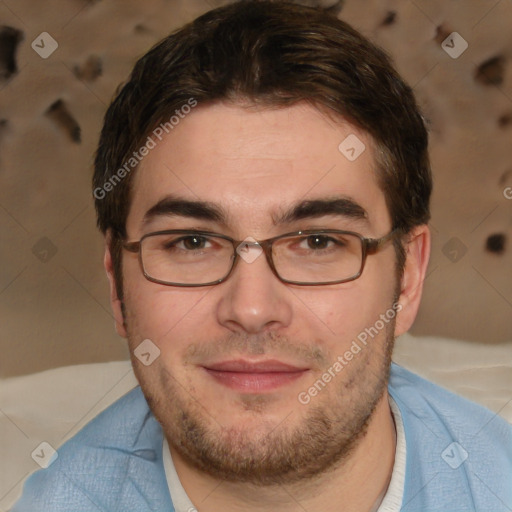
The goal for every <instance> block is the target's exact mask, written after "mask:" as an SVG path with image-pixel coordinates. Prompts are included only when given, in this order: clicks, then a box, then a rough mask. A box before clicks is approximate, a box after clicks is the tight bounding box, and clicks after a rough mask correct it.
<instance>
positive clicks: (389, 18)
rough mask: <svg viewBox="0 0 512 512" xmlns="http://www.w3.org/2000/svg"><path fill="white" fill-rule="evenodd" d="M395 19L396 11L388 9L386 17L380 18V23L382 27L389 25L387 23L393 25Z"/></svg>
mask: <svg viewBox="0 0 512 512" xmlns="http://www.w3.org/2000/svg"><path fill="white" fill-rule="evenodd" d="M395 21H396V11H388V12H387V14H386V17H385V18H384V19H383V20H382V23H381V25H382V26H383V27H389V25H393V23H395Z"/></svg>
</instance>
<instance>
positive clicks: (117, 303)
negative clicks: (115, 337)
mask: <svg viewBox="0 0 512 512" xmlns="http://www.w3.org/2000/svg"><path fill="white" fill-rule="evenodd" d="M110 241H111V233H110V232H108V233H107V235H106V236H105V256H104V258H103V265H104V267H105V271H106V273H107V277H108V281H109V284H110V307H111V308H112V313H113V314H114V320H115V327H116V331H117V334H119V336H121V337H123V338H127V337H128V335H127V333H126V328H125V325H124V317H123V311H122V309H121V299H120V298H119V297H118V296H117V288H116V279H115V276H114V265H113V261H112V253H111V251H110Z"/></svg>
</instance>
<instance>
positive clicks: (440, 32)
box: [434, 25, 453, 44]
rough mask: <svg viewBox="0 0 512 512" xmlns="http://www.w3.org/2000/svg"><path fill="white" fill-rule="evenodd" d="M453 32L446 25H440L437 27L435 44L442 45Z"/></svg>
mask: <svg viewBox="0 0 512 512" xmlns="http://www.w3.org/2000/svg"><path fill="white" fill-rule="evenodd" d="M452 32H453V30H451V29H450V28H449V27H447V26H446V25H438V26H437V27H436V35H435V37H434V40H435V42H436V43H438V44H441V43H442V42H443V41H444V40H445V39H446V38H447V37H448V36H449V35H450V34H451V33H452Z"/></svg>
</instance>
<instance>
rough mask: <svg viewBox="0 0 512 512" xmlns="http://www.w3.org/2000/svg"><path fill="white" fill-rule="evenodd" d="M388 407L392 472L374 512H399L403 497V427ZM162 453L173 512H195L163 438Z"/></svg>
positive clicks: (393, 407) (392, 404)
mask: <svg viewBox="0 0 512 512" xmlns="http://www.w3.org/2000/svg"><path fill="white" fill-rule="evenodd" d="M389 406H390V408H391V413H392V414H393V418H394V419H395V425H396V450H395V463H394V465H393V472H392V474H391V481H390V482H389V486H388V489H387V491H386V494H385V496H384V498H383V500H382V503H381V504H380V507H379V508H378V509H377V511H376V512H400V508H401V506H402V499H403V495H404V482H405V456H406V443H405V432H404V425H403V422H402V415H401V414H400V409H399V408H398V406H397V405H396V402H395V401H394V400H393V398H392V397H391V396H390V397H389ZM162 451H163V461H164V470H165V476H166V478H167V485H168V486H169V492H170V493H171V499H172V503H173V505H174V509H175V511H176V512H197V509H196V508H195V507H194V505H193V504H192V502H191V501H190V499H189V497H188V496H187V493H186V492H185V489H183V486H182V485H181V482H180V479H179V477H178V474H177V473H176V468H175V467H174V463H173V461H172V456H171V452H170V450H169V445H168V444H167V439H166V438H165V436H164V442H163V446H162Z"/></svg>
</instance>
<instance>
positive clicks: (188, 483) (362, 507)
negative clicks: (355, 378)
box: [170, 390, 396, 512]
mask: <svg viewBox="0 0 512 512" xmlns="http://www.w3.org/2000/svg"><path fill="white" fill-rule="evenodd" d="M395 450H396V429H395V425H394V420H393V416H392V413H391V409H390V406H389V395H388V392H387V390H386V391H385V393H384V394H383V396H382V398H381V400H380V401H379V403H378V405H377V407H376V409H375V411H374V413H373V415H372V418H371V420H370V423H369V426H368V430H367V433H366V435H365V436H364V437H363V438H361V440H360V441H359V444H358V445H357V446H356V447H355V449H354V450H353V452H352V454H351V456H350V457H349V458H347V459H346V460H344V462H343V465H340V466H338V467H336V468H335V469H333V470H332V471H330V472H328V473H325V474H323V475H321V476H319V477H317V478H316V479H315V480H314V481H308V482H301V483H299V484H292V485H287V486H284V485H279V486H278V485H276V486H268V487H261V486H255V485H252V484H247V483H231V482H225V481H218V480H216V479H214V478H212V477H210V476H209V475H205V474H203V473H200V472H198V471H197V470H196V469H194V468H193V467H190V466H189V465H187V463H186V462H185V461H184V460H183V459H182V458H181V457H180V456H179V454H178V453H177V452H176V451H175V450H174V448H172V446H171V448H170V451H171V455H172V459H173V462H174V465H175V467H176V472H177V474H178V476H179V479H180V481H181V484H182V485H183V488H184V489H185V492H186V493H187V495H188V496H189V498H190V500H191V501H192V502H193V503H194V505H195V506H196V508H197V509H198V510H199V512H214V511H217V510H223V511H225V512H240V511H244V512H252V511H258V512H266V511H269V512H270V511H274V510H276V508H277V507H279V510H280V512H299V511H303V510H323V511H324V512H334V511H339V510H340V505H341V508H342V509H343V511H344V512H375V511H376V510H377V509H378V508H379V505H380V503H381V502H382V500H383V498H384V496H385V494H386V490H387V488H388V486H389V482H390V480H391V474H392V471H393V464H394V459H395Z"/></svg>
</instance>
